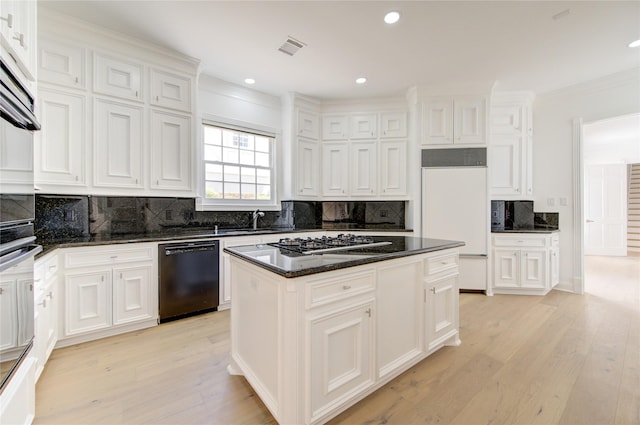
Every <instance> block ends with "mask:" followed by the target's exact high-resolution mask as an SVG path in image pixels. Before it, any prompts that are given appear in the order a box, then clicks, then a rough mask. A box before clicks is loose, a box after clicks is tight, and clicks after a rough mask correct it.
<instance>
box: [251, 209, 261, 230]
mask: <svg viewBox="0 0 640 425" xmlns="http://www.w3.org/2000/svg"><path fill="white" fill-rule="evenodd" d="M258 217H264V213H263V212H262V211H260V210H255V211H254V212H252V213H251V220H253V230H257V229H258Z"/></svg>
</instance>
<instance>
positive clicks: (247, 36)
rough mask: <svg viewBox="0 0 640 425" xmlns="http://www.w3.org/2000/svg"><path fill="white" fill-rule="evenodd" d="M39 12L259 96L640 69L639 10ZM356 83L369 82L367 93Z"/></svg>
mask: <svg viewBox="0 0 640 425" xmlns="http://www.w3.org/2000/svg"><path fill="white" fill-rule="evenodd" d="M38 5H39V7H47V8H51V9H54V10H57V11H59V12H62V13H65V14H69V15H73V16H76V17H78V18H80V19H83V20H86V21H89V22H91V23H95V24H99V25H101V26H103V27H106V28H110V29H114V30H117V31H120V32H122V33H126V34H129V35H132V36H135V37H138V38H141V39H145V40H149V41H152V42H154V43H156V44H160V45H163V46H166V47H168V48H171V49H174V50H177V51H179V52H182V53H184V54H186V55H189V56H192V57H194V58H197V59H200V60H201V64H202V71H203V72H204V73H206V74H209V75H213V76H215V77H218V78H220V79H223V80H226V81H229V82H233V83H236V84H244V83H243V80H244V78H245V77H252V78H255V80H256V81H257V82H256V84H255V85H254V86H253V88H254V89H255V90H259V91H262V92H265V93H270V94H275V95H281V94H283V93H286V92H290V91H295V92H298V93H301V94H305V95H309V96H313V97H317V98H322V99H340V98H364V97H381V96H390V95H400V94H404V93H405V91H406V89H407V88H408V87H411V86H415V85H418V86H430V85H440V84H456V83H476V82H477V83H490V84H492V83H494V82H495V83H496V88H498V89H504V90H533V91H535V92H537V93H540V92H545V91H550V90H553V89H557V88H561V87H565V86H568V85H571V84H575V83H579V82H583V81H587V80H591V79H594V78H598V77H601V76H604V75H608V74H612V73H615V72H618V71H621V70H626V69H631V68H633V67H637V66H640V48H636V49H630V48H629V47H627V45H628V44H629V43H630V42H631V41H633V40H636V39H639V38H640V1H628V2H625V1H586V2H582V1H565V2H556V1H530V2H510V1H495V2H487V1H467V2H461V1H440V2H436V1H259V2H253V1H166V0H165V1H154V0H148V1H113V0H112V1H99V0H98V1H88V0H87V1H77V0H75V1H55V0H40V1H39V2H38ZM389 10H398V11H399V12H400V13H401V19H400V22H399V23H397V24H395V25H393V26H390V25H387V24H384V22H383V21H382V18H383V15H384V13H385V12H387V11H389ZM567 10H568V12H565V11H567ZM563 12H564V13H563ZM558 14H559V15H558ZM555 15H558V16H556V18H554V16H555ZM287 36H292V37H294V38H296V39H298V40H300V41H302V42H304V43H306V44H307V46H306V47H304V48H303V49H301V50H300V51H299V52H298V53H297V54H296V55H295V56H293V57H290V56H287V55H285V54H283V53H281V52H279V51H278V50H277V49H278V47H280V45H281V44H282V43H283V42H284V41H285V39H286V38H287ZM358 76H366V77H367V78H368V79H369V81H368V82H367V83H366V84H364V85H362V86H357V85H356V84H355V83H354V80H355V78H356V77H358Z"/></svg>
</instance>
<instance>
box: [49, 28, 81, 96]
mask: <svg viewBox="0 0 640 425" xmlns="http://www.w3.org/2000/svg"><path fill="white" fill-rule="evenodd" d="M85 57H86V49H84V48H83V47H79V46H74V45H72V44H69V43H65V42H61V41H53V40H52V39H50V38H44V39H42V40H40V42H39V43H38V80H39V81H42V82H47V83H51V84H58V85H61V86H66V87H72V88H75V89H84V88H86V65H85V63H86V59H85Z"/></svg>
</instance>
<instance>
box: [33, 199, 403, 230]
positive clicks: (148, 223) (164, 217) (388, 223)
mask: <svg viewBox="0 0 640 425" xmlns="http://www.w3.org/2000/svg"><path fill="white" fill-rule="evenodd" d="M404 210H405V203H404V202H403V201H379V202H313V201H282V203H281V210H280V211H265V215H264V217H261V218H260V219H259V222H258V227H262V228H294V227H295V228H296V229H313V228H320V227H323V226H328V227H330V226H332V225H338V224H348V225H350V226H356V227H360V226H362V227H364V226H365V225H366V226H373V227H388V228H397V229H404V226H405V223H404ZM216 225H217V226H218V228H219V229H221V230H222V229H237V228H248V227H250V226H251V212H248V211H196V208H195V200H194V199H193V198H161V197H118V196H64V195H55V196H49V195H37V196H36V220H35V231H36V235H38V236H39V237H41V238H47V239H66V238H75V237H87V236H95V235H123V234H148V233H161V232H165V231H167V230H174V229H198V228H203V229H205V228H206V229H209V228H213V227H214V226H216Z"/></svg>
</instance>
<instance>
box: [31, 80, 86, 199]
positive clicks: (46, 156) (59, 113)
mask: <svg viewBox="0 0 640 425" xmlns="http://www.w3.org/2000/svg"><path fill="white" fill-rule="evenodd" d="M38 102H39V107H40V122H41V123H42V130H41V131H39V132H37V133H36V137H35V142H36V145H35V146H36V148H35V168H36V170H35V171H36V172H35V180H36V182H37V183H50V184H61V185H72V186H84V185H86V177H85V174H86V173H85V162H86V159H85V140H86V133H85V119H86V118H85V97H84V96H82V95H75V94H67V93H63V92H59V91H55V90H49V89H45V88H41V89H40V90H39V91H38Z"/></svg>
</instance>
